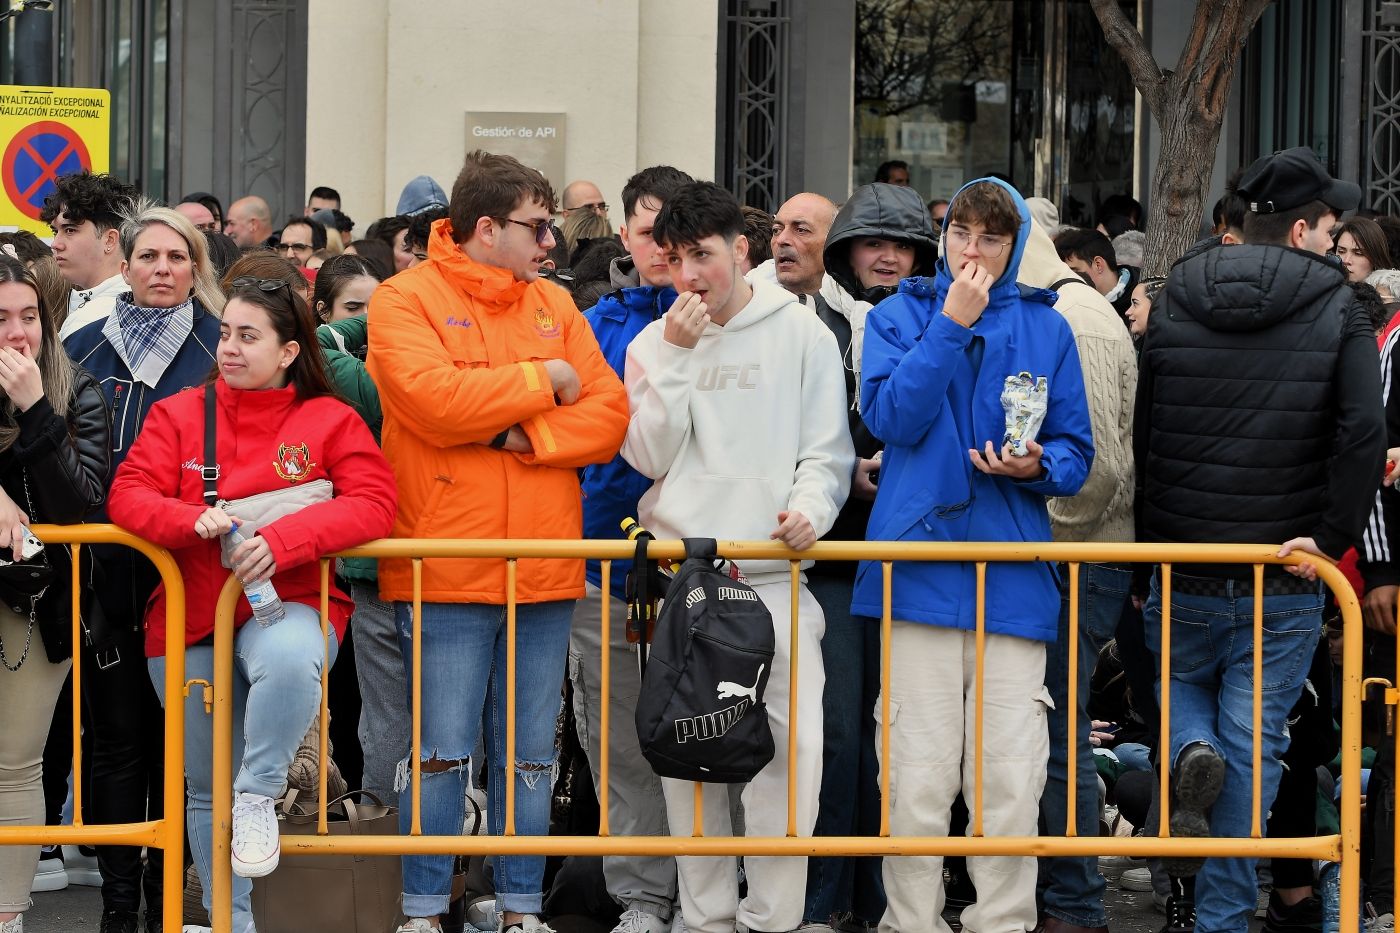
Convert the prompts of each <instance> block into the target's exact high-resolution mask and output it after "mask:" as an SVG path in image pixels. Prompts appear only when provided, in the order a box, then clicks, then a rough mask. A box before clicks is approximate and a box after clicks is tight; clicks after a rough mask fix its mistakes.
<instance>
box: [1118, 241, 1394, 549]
mask: <svg viewBox="0 0 1400 933" xmlns="http://www.w3.org/2000/svg"><path fill="white" fill-rule="evenodd" d="M1352 296H1353V293H1352V290H1351V289H1350V288H1348V287H1347V285H1346V281H1345V276H1344V274H1343V273H1342V270H1341V269H1340V268H1338V267H1337V266H1336V265H1335V263H1333V262H1330V261H1328V260H1327V259H1325V258H1324V257H1321V256H1316V255H1314V254H1311V253H1307V252H1303V251H1301V250H1294V249H1288V248H1285V247H1279V246H1229V247H1218V248H1214V249H1207V250H1205V251H1203V252H1201V253H1198V254H1197V255H1195V256H1192V257H1190V258H1188V259H1185V260H1183V261H1182V262H1180V263H1178V264H1177V265H1176V267H1175V268H1173V269H1172V272H1171V275H1170V277H1169V278H1168V280H1167V286H1166V288H1165V289H1164V290H1163V292H1162V294H1161V295H1160V296H1159V297H1158V299H1157V302H1156V304H1155V306H1154V307H1153V309H1152V314H1151V317H1150V318H1149V323H1148V333H1147V339H1146V349H1145V350H1144V356H1143V367H1144V370H1143V371H1144V377H1145V379H1146V384H1145V385H1144V386H1143V387H1142V388H1143V389H1145V390H1147V391H1150V392H1151V408H1150V415H1149V418H1148V424H1141V423H1139V425H1138V426H1137V429H1138V430H1148V431H1149V432H1150V433H1149V436H1148V439H1147V458H1146V464H1145V479H1144V486H1143V501H1142V513H1141V514H1142V528H1141V539H1142V540H1145V541H1175V542H1190V541H1207V542H1222V543H1223V542H1237V543H1242V542H1248V543H1258V542H1282V541H1287V540H1288V539H1290V538H1293V537H1295V536H1299V535H1308V534H1311V533H1312V530H1313V529H1314V528H1315V527H1316V526H1317V524H1318V522H1319V519H1320V517H1321V516H1322V513H1323V511H1324V509H1325V508H1326V507H1327V503H1326V492H1327V480H1328V475H1327V470H1328V461H1329V458H1330V457H1331V455H1332V453H1333V446H1334V440H1335V437H1336V428H1337V422H1336V418H1337V412H1336V402H1335V399H1336V379H1337V378H1338V373H1337V356H1338V350H1339V347H1340V345H1341V342H1342V338H1343V334H1344V332H1346V331H1347V329H1349V328H1352V327H1356V326H1361V327H1366V324H1365V321H1364V317H1365V316H1364V313H1362V312H1361V311H1360V308H1359V307H1358V306H1356V305H1355V303H1354V300H1353V297H1352ZM1149 385H1150V388H1148V386H1149ZM1138 410H1139V418H1141V413H1142V411H1143V409H1142V407H1141V406H1139V409H1138Z"/></svg>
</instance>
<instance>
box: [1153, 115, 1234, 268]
mask: <svg viewBox="0 0 1400 933" xmlns="http://www.w3.org/2000/svg"><path fill="white" fill-rule="evenodd" d="M1155 116H1156V117H1157V126H1158V129H1159V130H1160V132H1161V148H1160V150H1159V152H1158V155H1157V166H1156V169H1155V170H1154V171H1153V173H1152V198H1151V200H1150V201H1149V202H1148V204H1149V205H1150V210H1149V211H1148V212H1147V229H1146V231H1144V232H1145V233H1146V234H1147V244H1146V247H1145V249H1144V252H1143V263H1142V274H1143V275H1166V274H1167V272H1168V271H1169V270H1170V269H1171V267H1172V264H1173V263H1175V262H1176V261H1177V260H1178V259H1180V258H1181V257H1182V255H1183V254H1184V253H1185V252H1186V250H1187V249H1189V248H1190V247H1191V244H1193V243H1195V242H1196V239H1197V237H1198V236H1199V235H1200V227H1201V218H1202V217H1203V216H1204V214H1205V198H1206V193H1207V192H1208V191H1209V190H1210V175H1211V169H1212V167H1213V166H1214V164H1215V148H1216V144H1217V143H1218V142H1219V139H1220V124H1221V119H1220V115H1218V114H1217V115H1215V116H1214V119H1212V118H1211V117H1210V116H1208V115H1206V114H1202V113H1200V112H1199V111H1198V110H1197V109H1196V107H1195V102H1194V101H1192V100H1190V99H1189V98H1181V97H1176V98H1173V99H1170V100H1168V101H1167V102H1166V105H1165V107H1164V108H1163V111H1162V112H1161V113H1157V114H1155Z"/></svg>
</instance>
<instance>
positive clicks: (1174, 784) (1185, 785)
mask: <svg viewBox="0 0 1400 933" xmlns="http://www.w3.org/2000/svg"><path fill="white" fill-rule="evenodd" d="M1224 783H1225V762H1224V760H1222V759H1221V757H1220V756H1219V755H1217V754H1216V753H1215V749H1213V748H1211V747H1210V746H1209V745H1207V744H1206V743H1204V742H1192V743H1191V744H1190V745H1188V746H1186V747H1185V748H1184V749H1182V751H1181V754H1180V755H1178V756H1177V759H1176V768H1175V769H1173V771H1172V779H1171V791H1172V814H1171V834H1172V835H1173V836H1181V837H1189V838H1196V839H1199V838H1202V837H1205V836H1209V835H1210V808H1211V807H1213V806H1214V805H1215V798H1217V797H1219V796H1220V788H1221V786H1223V785H1224ZM1204 863H1205V859H1203V858H1182V857H1174V858H1163V859H1162V868H1163V869H1164V870H1165V871H1166V872H1167V874H1169V875H1171V876H1173V877H1175V878H1189V877H1191V876H1192V875H1195V874H1196V872H1198V871H1200V870H1201V865H1202V864H1204ZM1192 910H1193V912H1194V910H1195V908H1194V907H1193V908H1192Z"/></svg>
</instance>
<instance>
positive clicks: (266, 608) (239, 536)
mask: <svg viewBox="0 0 1400 933" xmlns="http://www.w3.org/2000/svg"><path fill="white" fill-rule="evenodd" d="M226 537H227V538H228V543H229V550H232V549H233V548H236V547H238V545H240V544H242V543H243V542H244V541H247V540H248V539H247V537H245V536H244V534H243V533H242V532H241V531H239V530H238V526H237V525H234V526H233V529H232V530H231V531H229V533H228V534H227V535H226ZM243 595H244V596H246V597H247V598H248V605H250V606H252V607H253V618H255V619H257V620H258V624H259V625H262V626H268V625H276V624H277V623H278V622H281V621H282V620H283V619H284V618H286V615H287V612H286V610H285V609H283V608H282V597H280V596H278V595H277V588H276V587H275V586H273V585H272V581H271V580H263V581H262V582H261V583H252V582H248V583H244V584H243Z"/></svg>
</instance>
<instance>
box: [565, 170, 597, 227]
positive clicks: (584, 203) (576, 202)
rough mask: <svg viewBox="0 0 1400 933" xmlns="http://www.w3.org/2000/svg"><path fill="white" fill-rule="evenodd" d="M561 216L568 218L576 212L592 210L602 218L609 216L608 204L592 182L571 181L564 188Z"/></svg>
mask: <svg viewBox="0 0 1400 933" xmlns="http://www.w3.org/2000/svg"><path fill="white" fill-rule="evenodd" d="M559 204H560V208H559V216H560V217H568V216H569V215H570V214H572V213H573V212H574V211H582V210H590V211H592V212H593V213H595V214H597V215H598V216H599V217H602V218H603V219H604V220H606V219H607V216H608V202H606V201H604V200H603V192H602V191H600V190H599V188H598V186H597V185H595V184H593V182H591V181H584V180H579V181H571V182H569V183H568V185H566V186H565V187H564V196H563V197H562V198H560V200H559Z"/></svg>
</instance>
